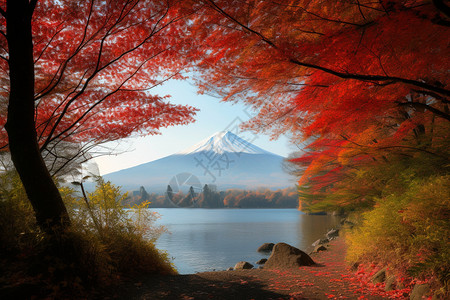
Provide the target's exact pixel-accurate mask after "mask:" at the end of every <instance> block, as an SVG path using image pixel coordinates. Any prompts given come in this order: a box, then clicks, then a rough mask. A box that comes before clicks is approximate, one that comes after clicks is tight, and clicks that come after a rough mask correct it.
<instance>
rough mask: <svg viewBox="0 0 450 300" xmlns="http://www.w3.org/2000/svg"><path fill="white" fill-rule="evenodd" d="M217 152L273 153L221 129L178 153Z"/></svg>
mask: <svg viewBox="0 0 450 300" xmlns="http://www.w3.org/2000/svg"><path fill="white" fill-rule="evenodd" d="M202 151H206V152H215V153H217V154H223V153H225V152H235V153H248V154H273V153H271V152H269V151H266V150H264V149H261V148H259V147H258V146H255V145H253V144H252V143H250V142H248V141H246V140H244V139H242V138H240V137H239V136H237V135H235V134H234V133H232V132H230V131H220V132H216V133H215V134H213V135H211V136H210V137H207V138H206V139H204V140H202V141H200V142H199V143H197V144H195V145H193V146H192V147H189V148H187V149H185V150H183V151H181V152H178V153H177V154H193V153H198V152H202Z"/></svg>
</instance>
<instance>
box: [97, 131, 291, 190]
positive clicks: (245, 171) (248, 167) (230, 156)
mask: <svg viewBox="0 0 450 300" xmlns="http://www.w3.org/2000/svg"><path fill="white" fill-rule="evenodd" d="M283 160H284V158H283V157H281V156H279V155H276V154H274V153H271V152H269V151H266V150H264V149H261V148H259V147H257V146H256V145H253V144H252V143H250V142H247V141H246V140H244V139H242V138H240V137H239V136H237V135H235V134H233V133H231V132H218V133H215V134H213V135H212V136H210V137H208V138H206V139H204V140H203V141H201V142H199V143H197V144H195V145H194V146H192V147H189V148H188V149H185V150H183V151H181V152H178V153H176V154H173V155H169V156H166V157H163V158H161V159H157V160H154V161H151V162H148V163H145V164H141V165H138V166H135V167H131V168H128V169H124V170H120V171H117V172H114V173H109V174H106V175H105V176H104V177H105V179H106V180H109V181H111V182H112V183H114V184H116V185H119V186H121V187H122V189H123V190H125V191H135V190H139V188H140V187H141V186H143V187H145V189H146V190H147V192H155V193H163V192H164V191H165V190H166V188H167V185H168V184H169V183H171V182H172V183H173V182H174V179H175V181H176V180H177V178H178V177H177V176H178V175H180V174H186V173H187V174H191V175H193V176H194V177H195V178H196V179H198V180H199V182H200V184H199V185H201V186H203V185H204V184H208V185H210V184H213V185H215V186H216V187H217V189H218V190H225V189H229V188H239V189H255V188H259V187H266V188H271V189H277V188H285V187H289V186H293V185H294V183H295V179H294V178H292V177H291V176H290V175H288V174H287V173H286V172H285V171H283V168H282V164H283ZM172 183H171V185H172ZM180 185H182V184H181V183H180ZM189 187H190V185H189V186H187V188H189ZM180 188H182V187H180ZM183 188H186V187H183Z"/></svg>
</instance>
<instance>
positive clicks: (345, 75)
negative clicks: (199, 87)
mask: <svg viewBox="0 0 450 300" xmlns="http://www.w3.org/2000/svg"><path fill="white" fill-rule="evenodd" d="M207 1H208V2H209V3H211V5H212V6H213V9H214V10H216V11H217V12H219V13H220V14H222V15H223V16H225V17H226V18H228V19H229V20H231V21H232V22H234V23H236V24H237V25H239V26H241V27H242V28H244V29H245V30H247V31H248V32H250V33H252V34H254V35H256V36H258V37H259V38H260V39H261V40H262V41H263V42H265V43H266V44H267V45H269V46H270V47H272V48H274V49H275V50H277V51H279V52H280V53H282V55H286V54H285V53H284V52H283V51H282V50H281V49H280V48H279V47H278V46H277V45H276V44H275V43H274V42H273V41H271V40H270V39H268V38H267V37H265V36H264V35H263V34H262V33H260V32H258V31H255V30H253V29H252V28H250V27H248V26H247V25H245V24H243V23H242V22H240V21H238V20H237V19H236V18H234V17H233V16H231V15H230V14H228V13H227V12H225V11H224V10H223V9H222V8H220V7H219V6H217V4H216V3H215V2H214V0H207ZM287 59H288V61H290V62H291V63H293V64H296V65H299V66H302V67H307V68H311V69H315V70H320V71H323V72H325V73H328V74H331V75H334V76H337V77H339V78H343V79H356V80H361V81H374V82H382V83H385V82H389V84H391V83H397V82H400V83H405V84H409V85H412V86H416V87H420V88H423V89H426V90H430V91H433V92H435V93H439V94H442V95H447V96H450V90H448V89H445V88H442V87H440V86H436V85H433V84H428V83H426V82H423V81H419V80H413V79H407V78H401V77H396V76H386V75H372V74H370V75H369V74H355V73H345V72H339V71H335V70H332V69H329V68H326V67H323V66H320V65H316V64H311V63H307V62H303V61H299V60H297V59H296V58H294V57H287Z"/></svg>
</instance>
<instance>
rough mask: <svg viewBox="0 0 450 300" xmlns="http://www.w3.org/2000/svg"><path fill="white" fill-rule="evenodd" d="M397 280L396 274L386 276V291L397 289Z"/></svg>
mask: <svg viewBox="0 0 450 300" xmlns="http://www.w3.org/2000/svg"><path fill="white" fill-rule="evenodd" d="M396 281H397V280H396V278H395V276H393V275H392V276H389V277H388V278H386V282H385V285H384V290H385V291H386V292H389V291H393V290H395V286H396Z"/></svg>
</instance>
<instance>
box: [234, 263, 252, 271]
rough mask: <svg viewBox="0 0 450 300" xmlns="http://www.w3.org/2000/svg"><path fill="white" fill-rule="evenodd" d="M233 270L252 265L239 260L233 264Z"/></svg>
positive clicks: (249, 267) (250, 267) (247, 267)
mask: <svg viewBox="0 0 450 300" xmlns="http://www.w3.org/2000/svg"><path fill="white" fill-rule="evenodd" d="M234 269H235V270H243V269H253V265H252V264H251V263H249V262H246V261H240V262H238V263H237V264H236V265H235V266H234Z"/></svg>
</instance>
